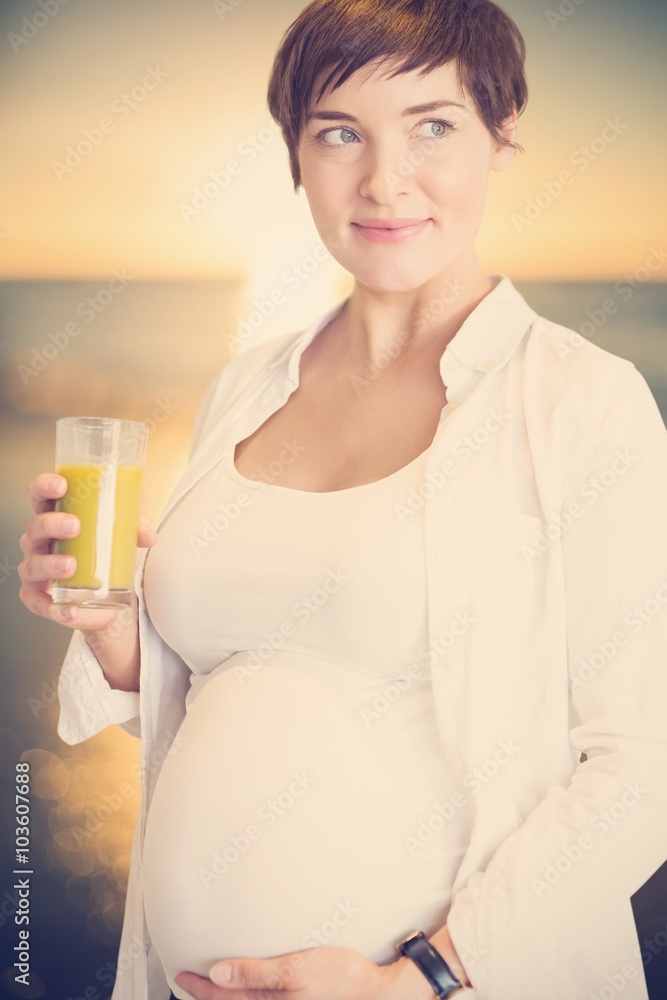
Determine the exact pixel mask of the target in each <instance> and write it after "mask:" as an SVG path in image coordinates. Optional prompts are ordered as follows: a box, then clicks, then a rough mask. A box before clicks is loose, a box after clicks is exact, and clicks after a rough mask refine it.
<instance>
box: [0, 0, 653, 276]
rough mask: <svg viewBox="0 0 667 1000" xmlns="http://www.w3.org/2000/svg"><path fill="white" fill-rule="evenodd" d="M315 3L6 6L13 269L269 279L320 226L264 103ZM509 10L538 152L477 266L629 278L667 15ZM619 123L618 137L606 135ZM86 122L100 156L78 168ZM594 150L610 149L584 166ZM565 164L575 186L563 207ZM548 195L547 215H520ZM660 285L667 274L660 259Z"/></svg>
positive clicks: (98, 0) (645, 206)
mask: <svg viewBox="0 0 667 1000" xmlns="http://www.w3.org/2000/svg"><path fill="white" fill-rule="evenodd" d="M60 2H61V3H62V0H60ZM303 6H305V4H304V3H303V2H302V0H233V3H228V4H226V3H224V2H222V0H218V2H217V4H216V3H214V2H213V0H201V2H199V0H197V2H195V3H187V4H186V3H185V2H181V3H178V2H177V0H143V2H141V3H137V2H135V0H114V2H113V3H109V2H108V0H106V2H105V0H86V2H85V3H84V2H83V0H70V2H68V3H67V4H63V5H62V6H59V0H43V6H41V7H40V6H39V4H38V2H37V0H35V2H32V0H5V3H4V4H3V13H2V17H1V20H0V27H1V28H2V32H1V34H2V37H1V38H0V42H1V44H2V46H4V52H3V58H2V61H1V65H2V69H1V70H0V81H1V85H2V88H3V91H4V96H5V100H4V102H3V109H2V112H1V113H0V126H1V129H2V134H3V139H4V141H3V146H4V157H3V162H2V167H1V168H0V169H1V170H2V185H1V194H0V199H1V201H0V234H1V235H0V278H5V279H6V278H40V277H52V278H102V277H105V276H106V277H109V276H110V275H111V272H112V271H113V269H114V268H120V267H126V268H127V269H128V270H129V271H130V272H131V273H132V275H133V276H134V277H136V278H190V279H192V278H227V277H234V276H242V277H243V276H248V277H249V280H250V284H251V287H252V288H255V289H263V288H265V287H267V286H268V285H269V284H270V282H271V280H272V275H275V274H281V273H282V272H283V271H284V269H285V268H286V267H290V266H292V265H293V264H294V263H296V262H298V261H300V260H301V259H303V258H304V257H305V256H306V255H308V254H309V253H312V251H313V249H314V248H315V247H316V246H317V243H318V236H317V233H316V231H315V229H314V227H313V225H312V223H311V221H310V216H309V213H308V208H307V204H306V201H305V197H304V196H303V194H300V195H299V196H296V195H294V193H293V190H292V186H291V178H290V176H289V172H288V169H287V157H286V152H285V148H284V145H283V142H282V139H281V138H280V136H279V135H278V134H276V130H275V127H274V128H273V129H272V128H271V119H270V116H269V113H268V110H267V109H266V103H265V88H266V81H267V77H268V73H269V69H270V65H271V59H272V55H273V53H274V51H275V49H276V46H277V44H278V42H279V40H280V37H281V35H282V33H283V31H284V30H285V28H286V27H287V26H288V24H289V23H290V21H291V20H292V19H293V17H294V16H295V15H296V14H297V13H298V12H299V10H301V9H302V7H303ZM503 6H504V8H505V9H506V10H507V11H508V13H509V14H510V15H511V16H512V17H514V19H515V20H516V21H517V23H518V25H519V27H520V29H521V30H522V32H523V34H524V37H525V39H526V43H527V49H528V58H527V73H528V81H529V87H530V98H529V103H528V108H527V111H526V112H525V114H524V116H523V118H522V119H521V122H520V128H519V133H518V139H519V141H520V142H521V144H522V145H523V146H524V147H525V150H526V152H525V154H519V156H518V157H517V158H516V159H515V161H514V163H513V164H512V166H511V167H510V169H509V170H508V171H506V172H504V173H501V174H496V175H492V177H491V181H490V190H489V202H488V209H487V215H486V218H485V221H484V224H483V227H482V230H481V232H480V237H479V243H478V247H479V250H480V257H481V260H482V264H483V266H485V267H486V268H487V270H488V271H489V272H491V271H494V272H499V271H501V272H504V273H508V274H510V275H511V276H512V277H513V278H515V279H518V280H522V279H523V280H525V279H531V278H535V279H543V280H550V279H573V280H592V279H602V280H606V279H613V278H616V277H619V276H622V275H623V274H625V273H629V272H631V271H633V270H635V269H636V268H637V267H639V266H641V265H642V264H643V262H644V261H645V260H646V259H647V257H648V256H649V254H650V251H651V247H659V246H660V240H661V238H663V239H664V232H665V218H664V183H665V182H664V176H665V175H664V170H665V166H664V165H665V161H666V153H667V149H666V143H665V129H664V94H665V74H664V70H663V69H662V64H663V63H664V59H663V57H664V51H665V41H666V35H667V32H666V30H665V25H666V21H667V8H666V7H665V6H664V5H662V4H659V3H657V2H655V0H653V2H651V0H640V2H637V0H635V2H633V3H627V2H625V0H584V2H581V0H580V2H579V3H578V4H576V5H575V3H573V2H572V0H507V2H506V3H505V4H504V5H503ZM559 7H560V9H561V10H563V11H565V12H567V11H571V13H569V14H567V13H566V14H559V13H558V11H559ZM45 9H46V10H47V11H48V12H51V13H45V12H44V11H45ZM54 11H55V13H53V12H54ZM147 87H148V88H149V89H147ZM133 88H139V89H138V90H135V91H134V94H135V98H134V99H133V98H132V97H131V96H130V98H129V99H128V97H127V96H126V95H128V93H131V92H132V91H133ZM142 88H143V89H142ZM142 93H143V95H144V96H143V99H140V100H137V99H136V95H139V96H141V94H142ZM124 95H125V96H124ZM607 120H611V121H612V122H616V123H617V129H616V134H615V137H614V139H613V141H610V142H606V143H605V142H604V140H603V141H602V142H601V141H600V140H599V137H600V136H601V134H602V131H603V129H604V128H605V123H606V122H607ZM86 132H88V138H89V139H90V136H91V135H92V136H93V137H94V139H95V142H94V143H93V145H92V147H91V149H90V152H89V154H88V155H84V156H82V157H81V159H80V162H79V163H78V164H76V163H75V161H72V159H71V157H70V160H69V163H68V161H66V154H67V148H68V147H72V146H73V147H76V145H77V144H78V143H79V142H80V141H81V140H82V139H84V138H85V136H86ZM607 134H609V131H608V133H607ZM596 139H598V142H597V143H595V140H596ZM591 143H593V146H592V147H591V146H590V144H591ZM253 145H254V147H255V151H254V152H255V155H254V157H252V159H251V155H252V154H251V153H250V152H248V150H249V149H250V148H251V147H252V146H253ZM580 146H589V147H590V148H591V149H592V150H595V151H597V152H593V153H592V155H589V156H588V160H587V164H586V169H584V167H583V164H584V159H585V154H584V155H583V156H582V154H581V152H579V153H578V152H577V151H578V150H579V147H580ZM83 148H84V149H85V146H84V147H83ZM230 161H235V162H236V163H238V164H240V167H239V169H238V173H237V174H236V175H234V176H232V177H230V178H229V180H228V184H227V186H226V188H225V189H224V190H219V191H218V192H217V194H215V195H214V196H213V197H210V198H206V196H204V201H201V200H200V202H199V204H200V205H202V206H203V207H200V208H199V209H197V213H196V214H192V213H191V214H190V218H184V215H187V214H188V213H187V212H184V208H183V206H187V205H192V204H193V201H194V198H195V192H196V190H197V189H198V188H199V189H201V188H202V187H203V185H205V184H207V182H209V188H208V190H209V192H211V191H213V190H214V188H215V185H213V186H211V184H210V182H211V176H210V175H211V172H215V171H225V169H226V168H227V167H228V166H229V164H230ZM58 164H61V165H62V164H64V166H58ZM232 169H235V168H232ZM565 169H569V170H570V172H571V174H573V175H574V180H573V182H572V184H570V185H569V186H568V187H567V188H566V189H564V190H563V192H562V194H560V196H559V197H556V198H553V199H551V203H550V204H549V203H548V202H549V200H550V196H549V194H548V193H545V192H546V191H547V188H548V187H551V190H552V191H553V190H554V185H553V182H554V181H555V180H556V179H557V178H558V175H559V174H560V173H561V171H563V170H565ZM545 185H546V187H545ZM538 195H539V196H540V198H539V199H538V200H540V201H541V204H542V207H541V208H538V212H537V217H536V218H533V220H532V221H530V222H529V223H528V224H525V225H521V223H519V222H517V219H518V217H519V216H523V217H525V215H526V204H527V202H529V201H531V200H532V201H535V199H536V198H537V197H538ZM200 199H201V196H200ZM655 277H656V279H658V280H660V279H662V280H664V278H665V265H664V264H663V265H662V270H661V272H658V273H656V275H655ZM336 280H338V281H341V282H342V281H343V278H342V275H337V277H336Z"/></svg>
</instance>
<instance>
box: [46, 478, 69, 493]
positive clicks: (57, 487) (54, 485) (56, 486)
mask: <svg viewBox="0 0 667 1000" xmlns="http://www.w3.org/2000/svg"><path fill="white" fill-rule="evenodd" d="M66 488H67V480H66V479H63V477H62V476H53V478H52V479H49V489H50V490H51V491H52V492H53V493H62V491H63V490H64V489H66Z"/></svg>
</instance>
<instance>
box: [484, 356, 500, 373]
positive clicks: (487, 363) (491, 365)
mask: <svg viewBox="0 0 667 1000" xmlns="http://www.w3.org/2000/svg"><path fill="white" fill-rule="evenodd" d="M496 364H497V359H496V358H487V360H486V361H484V362H482V368H484V370H485V371H487V372H488V371H490V369H491V368H495V366H496Z"/></svg>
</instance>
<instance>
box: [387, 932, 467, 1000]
mask: <svg viewBox="0 0 667 1000" xmlns="http://www.w3.org/2000/svg"><path fill="white" fill-rule="evenodd" d="M396 948H397V949H398V951H400V953H401V955H407V957H408V958H411V959H412V961H413V962H414V963H415V965H416V966H417V968H418V969H419V971H420V972H422V973H423V975H424V976H426V978H427V979H428V981H429V983H430V985H431V988H432V989H433V992H434V993H435V995H436V996H437V997H440V1000H444V998H445V997H452V996H454V994H455V993H459V992H461V993H462V992H463V991H464V987H463V985H462V984H461V983H460V982H459V980H458V979H457V978H456V976H455V975H454V973H453V972H452V970H451V969H450V968H449V966H448V965H447V963H446V962H445V960H444V958H443V957H442V955H441V954H440V952H439V951H437V950H436V949H435V948H434V947H433V945H432V944H431V942H430V941H429V940H428V938H427V937H426V935H425V934H423V933H422V931H411V932H410V933H409V934H408V936H407V937H405V938H403V940H402V941H399V942H398V944H397V945H396Z"/></svg>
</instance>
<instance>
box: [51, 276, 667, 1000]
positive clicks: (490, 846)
mask: <svg viewBox="0 0 667 1000" xmlns="http://www.w3.org/2000/svg"><path fill="white" fill-rule="evenodd" d="M499 277H500V281H499V282H498V284H497V285H496V286H495V288H494V289H493V290H492V291H491V292H490V293H489V294H488V295H487V296H486V297H485V298H484V299H483V300H482V301H481V302H480V303H479V305H478V306H477V307H476V308H475V309H474V310H473V312H472V313H471V314H470V315H469V316H468V317H467V318H466V320H465V321H464V322H463V324H462V325H461V327H460V328H459V330H458V331H457V333H456V335H455V336H454V337H453V338H452V340H451V341H450V343H449V344H448V345H447V347H446V348H445V350H444V352H443V354H442V357H441V360H440V374H441V377H442V380H443V383H444V385H445V386H446V387H447V399H448V402H447V404H446V405H445V407H444V408H443V410H442V414H441V419H440V423H439V426H438V429H437V432H436V436H435V438H434V442H433V445H432V447H431V449H430V452H429V461H428V470H427V482H426V483H425V488H424V490H423V491H422V492H423V495H420V494H419V493H417V492H414V491H413V492H410V491H408V492H407V493H406V496H405V502H404V503H403V504H401V505H400V506H399V507H398V508H397V516H402V517H404V518H410V517H412V516H414V512H415V511H417V510H423V515H424V518H425V532H426V551H427V593H428V602H427V603H428V608H427V611H428V630H429V641H428V648H427V649H425V650H422V651H421V655H422V656H424V657H426V659H427V660H428V662H429V665H430V669H431V679H432V685H433V692H434V699H435V709H436V715H437V720H438V726H439V732H440V740H441V744H442V748H443V751H444V753H445V754H446V756H447V759H448V761H449V763H450V765H451V768H452V769H453V770H454V772H455V773H458V774H459V776H460V780H461V786H462V789H463V790H465V791H466V792H468V793H470V794H473V795H474V801H475V811H476V816H475V822H474V826H473V832H472V836H471V839H470V844H469V846H468V849H467V851H466V853H465V855H464V856H463V858H462V860H461V864H460V867H459V869H458V873H457V877H456V880H455V883H454V886H453V890H452V894H453V901H452V905H451V909H450V911H449V914H448V916H447V924H448V927H449V930H450V933H451V936H452V940H453V942H454V945H455V947H456V949H457V951H458V952H459V955H460V957H461V959H462V961H463V964H464V966H465V968H466V970H467V972H468V975H469V978H470V980H471V982H472V984H473V987H474V989H473V990H472V991H471V992H470V994H469V996H470V998H471V1000H473V998H475V997H476V998H477V1000H563V998H566V997H567V998H568V1000H579V998H581V1000H584V998H585V1000H589V994H590V993H591V992H592V993H593V994H595V995H599V993H600V991H601V990H603V988H605V987H606V988H607V989H609V977H611V978H613V977H618V976H623V977H624V979H625V980H626V984H625V986H624V988H623V996H624V998H625V1000H646V997H647V992H646V986H645V982H644V977H643V969H642V964H641V958H640V952H639V946H638V942H637V935H636V930H635V926H634V921H633V916H632V909H631V904H630V897H631V896H632V894H633V893H634V892H636V891H637V889H639V888H640V887H641V886H642V884H643V883H644V882H645V881H646V880H647V879H649V878H650V877H651V875H652V874H653V873H654V872H655V871H656V869H657V868H658V867H659V866H660V865H661V864H662V863H663V862H664V861H665V856H666V853H667V851H666V844H667V802H666V789H667V741H666V740H665V735H666V724H665V718H666V717H667V712H666V710H665V709H666V707H667V698H666V695H667V672H666V671H665V651H666V650H667V615H666V614H665V608H666V606H667V519H666V518H665V511H666V510H667V431H666V429H665V426H664V423H663V421H662V418H661V416H660V413H659V410H658V407H657V404H656V402H655V400H654V398H653V396H652V394H651V392H650V390H649V388H648V386H647V384H646V381H645V379H644V378H643V376H642V375H641V374H640V373H639V372H638V371H637V370H636V369H635V367H634V366H633V365H632V364H631V363H630V362H628V361H626V360H624V359H622V358H619V357H616V356H615V355H612V354H609V353H608V352H606V351H604V350H602V349H601V348H599V347H598V346H597V345H595V344H592V343H590V342H588V341H585V340H583V339H582V338H581V337H579V336H578V335H577V334H576V333H574V331H571V330H568V329H566V328H565V327H562V326H559V325H557V324H555V323H552V322H550V321H548V320H546V319H544V318H542V317H540V316H538V315H537V314H536V313H535V311H534V310H532V309H531V308H530V307H529V306H528V305H527V303H526V302H525V300H524V299H523V297H522V296H521V295H520V294H519V293H518V292H517V290H516V289H515V288H514V286H513V285H512V283H511V281H510V280H509V279H508V278H507V277H505V276H499ZM338 308H339V306H336V308H335V309H333V310H331V311H330V312H329V313H327V315H326V316H324V317H323V318H322V319H321V320H320V321H319V322H318V323H316V324H315V325H313V326H312V327H310V328H309V329H308V330H306V331H305V332H302V333H300V334H298V335H289V336H287V337H281V338H279V339H278V340H275V341H272V342H269V343H265V344H261V345H257V346H256V347H254V348H251V349H249V350H248V351H246V352H245V353H242V354H240V355H238V356H237V357H235V358H234V359H233V360H232V361H230V362H229V363H228V364H227V365H226V366H225V367H224V368H223V370H222V372H221V373H220V375H219V376H218V378H217V379H216V381H215V382H214V384H213V385H212V386H211V388H210V389H209V391H208V393H207V396H206V398H205V400H204V404H203V406H202V409H201V411H200V414H199V416H198V419H197V423H196V426H195V431H194V438H193V447H192V453H191V458H190V462H189V464H188V466H187V468H186V470H185V472H184V473H183V475H182V477H181V479H180V481H179V482H178V484H177V485H176V488H175V490H174V493H173V494H172V497H171V499H170V501H169V503H168V505H167V508H166V511H165V513H164V515H163V518H162V521H161V522H160V523H161V524H163V523H164V522H165V521H166V519H167V518H168V517H169V516H170V513H171V512H172V511H173V510H174V508H175V507H176V505H177V504H178V503H179V501H180V499H181V498H182V497H183V496H184V495H185V494H186V493H187V491H188V490H189V489H190V488H191V487H192V486H193V485H194V483H195V482H197V480H198V479H199V478H200V477H201V476H203V475H204V474H205V473H206V472H207V471H208V470H209V469H210V468H211V467H212V466H213V465H214V464H215V463H216V462H217V461H218V460H219V458H220V456H221V455H222V454H224V452H225V450H226V448H227V447H228V445H229V443H230V441H232V440H234V441H238V440H242V439H243V438H244V437H246V436H248V435H249V434H250V433H252V431H253V430H254V429H255V428H256V427H258V426H259V425H260V424H261V423H263V422H264V421H265V420H266V419H267V418H268V416H269V415H270V414H271V413H273V412H274V411H275V410H276V409H278V408H279V407H280V406H282V405H283V403H284V402H285V400H286V399H287V397H288V396H289V394H290V393H291V392H292V391H293V389H294V388H295V387H296V384H297V383H296V373H297V370H298V361H299V357H300V356H301V354H302V352H303V351H304V349H305V347H306V346H307V344H308V343H310V341H311V340H312V339H313V337H314V336H316V335H317V333H318V332H319V330H320V329H322V328H323V326H324V325H325V324H326V322H327V321H328V319H330V318H331V317H332V316H333V315H334V313H335V311H336V310H337V309H338ZM142 575H143V561H142V564H141V566H140V567H139V569H138V571H137V575H136V579H135V587H136V589H137V593H138V597H139V609H140V620H139V627H140V641H141V651H142V661H141V664H142V674H141V694H140V695H139V694H134V693H127V692H120V691H113V690H111V689H110V688H109V687H108V685H107V683H106V681H105V679H104V677H103V674H102V672H101V669H100V667H99V664H98V663H97V660H96V658H95V657H94V655H93V654H92V652H91V651H90V650H89V648H88V646H87V644H86V643H85V641H84V640H83V637H82V636H81V634H80V633H75V634H74V636H73V638H72V644H71V647H70V650H69V651H68V655H67V657H66V660H65V663H64V665H63V674H62V677H61V682H60V685H59V696H60V702H61V717H60V722H59V730H58V731H59V734H60V736H61V737H62V738H63V739H64V740H65V741H66V742H68V743H76V742H79V741H81V740H84V739H87V738H88V737H90V736H92V735H94V734H95V733H97V732H99V731H100V730H101V729H103V728H104V727H105V726H107V725H109V724H111V723H120V724H123V725H124V726H125V727H126V728H127V729H128V730H129V731H131V732H134V733H138V732H139V728H140V731H141V734H142V762H143V767H142V805H141V812H140V816H139V821H138V825H137V833H136V836H135V842H134V847H133V857H132V868H131V873H130V882H129V886H128V896H127V904H126V916H125V923H124V927H123V934H122V938H121V945H120V948H121V954H122V955H131V956H133V957H134V958H135V961H134V963H133V965H132V968H131V969H130V970H129V971H128V972H126V973H120V974H119V976H118V979H117V982H116V986H115V989H114V993H113V1000H147V998H150V1000H163V998H164V1000H166V998H167V997H168V995H169V994H168V989H167V985H166V982H165V979H164V973H163V970H162V969H161V967H160V965H159V962H158V961H157V957H156V955H155V951H154V949H151V946H150V941H149V939H148V937H147V935H146V931H145V927H144V923H143V912H142V905H141V863H140V852H141V839H142V836H143V830H144V824H145V819H146V811H147V808H148V807H149V805H150V798H151V795H152V791H153V788H154V786H155V781H156V778H157V775H158V773H159V768H160V762H161V761H162V759H163V758H164V753H165V752H166V751H167V750H168V748H169V746H170V745H171V744H172V742H173V741H174V739H175V736H176V734H177V731H178V728H179V726H180V724H181V721H182V720H183V717H184V713H185V698H186V694H187V690H188V684H189V673H190V672H189V669H188V668H187V666H186V665H185V663H184V662H183V660H182V659H181V658H180V657H179V656H178V655H177V654H176V653H175V652H174V651H173V650H171V649H170V647H168V646H167V645H166V644H165V643H164V642H163V641H162V640H161V639H160V637H159V636H158V634H157V632H156V630H155V627H154V626H153V624H152V622H151V621H150V619H149V617H148V615H147V613H146V609H145V604H144V600H143V593H142ZM457 616H466V617H467V619H472V620H473V625H471V627H470V628H468V629H467V630H466V632H465V635H464V636H462V637H461V641H457V642H456V643H454V644H451V643H449V642H448V638H447V637H448V636H449V635H450V634H451V630H452V626H453V623H454V622H455V621H456V620H457ZM176 742H177V741H176ZM582 753H585V754H586V755H587V758H588V759H587V760H586V761H584V762H583V763H581V762H580V757H581V754H582ZM411 929H412V928H406V933H407V931H409V930H411ZM121 965H125V963H121ZM618 981H619V980H618V978H617V979H616V982H618Z"/></svg>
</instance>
